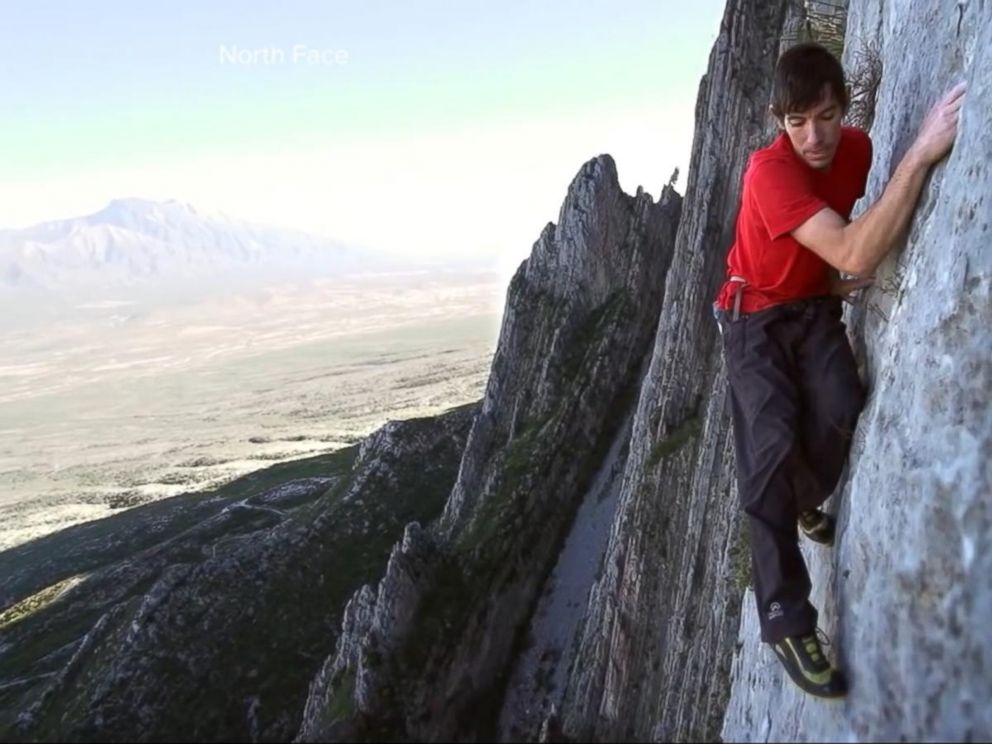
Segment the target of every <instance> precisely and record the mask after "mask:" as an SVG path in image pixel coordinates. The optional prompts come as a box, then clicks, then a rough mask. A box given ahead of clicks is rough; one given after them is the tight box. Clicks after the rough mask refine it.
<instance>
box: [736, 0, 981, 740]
mask: <svg viewBox="0 0 992 744" xmlns="http://www.w3.org/2000/svg"><path fill="white" fill-rule="evenodd" d="M847 42H848V43H847V46H846V47H845V59H844V62H845V65H850V64H854V58H855V55H856V52H857V51H858V50H859V48H860V47H861V46H863V45H864V44H866V43H868V42H874V43H877V44H879V46H880V49H881V61H882V67H883V74H882V78H881V85H880V88H879V90H878V97H877V103H876V107H875V117H874V122H873V125H872V127H871V136H872V140H873V142H874V153H875V154H874V162H873V164H872V171H871V175H870V178H869V185H868V191H867V194H866V197H865V199H863V200H862V202H861V203H860V205H859V207H858V208H857V209H856V210H855V213H854V214H853V215H852V216H853V217H854V218H856V217H857V216H858V214H859V213H860V212H862V211H863V210H864V209H865V206H866V205H867V204H871V203H873V202H874V201H875V200H876V199H877V198H878V197H879V196H880V195H881V193H882V191H883V189H884V187H885V185H886V183H887V181H888V178H889V176H890V174H891V172H892V171H893V169H894V168H895V167H896V165H897V164H898V162H899V160H900V158H901V157H902V156H903V154H904V153H905V151H906V149H907V148H908V147H909V145H910V144H911V142H912V140H913V138H914V136H915V134H916V131H917V129H918V127H919V125H920V123H921V122H922V120H923V117H924V115H925V114H926V112H927V111H928V110H929V108H930V106H931V105H932V104H933V103H934V102H935V101H936V100H937V99H938V98H939V97H940V96H941V95H943V93H944V92H946V90H948V89H949V88H950V87H951V86H952V85H953V84H954V83H955V82H957V81H958V80H962V79H963V80H966V81H967V82H968V95H967V100H966V103H965V106H964V108H963V110H962V113H961V118H960V124H959V131H958V136H957V140H956V142H955V144H954V148H953V150H952V151H951V153H950V154H949V155H948V157H947V158H946V159H944V160H943V161H941V162H940V163H939V164H937V166H936V167H935V168H934V169H933V170H932V174H931V176H930V177H929V178H928V180H927V182H926V184H925V186H924V191H923V195H922V197H921V199H920V201H919V204H918V206H917V208H916V212H915V215H914V218H913V221H912V225H911V228H910V230H909V233H908V235H907V236H906V238H907V239H906V240H905V242H904V243H902V244H900V245H899V246H898V247H897V248H896V249H895V250H894V251H893V253H892V254H890V255H889V256H888V257H887V258H886V260H885V262H884V263H883V264H882V265H881V266H879V268H878V270H877V271H876V276H877V281H876V284H875V287H874V288H872V290H871V291H870V292H868V293H867V296H866V297H865V300H864V302H863V303H859V304H858V306H857V307H855V308H849V309H848V313H847V315H846V317H845V320H846V322H847V323H848V325H849V329H850V331H851V336H852V339H853V341H854V343H855V346H856V348H857V350H858V353H859V356H860V357H861V359H862V361H863V367H864V374H865V379H866V381H867V383H868V388H869V400H868V403H867V405H866V407H865V409H864V411H863V412H862V415H861V419H860V420H859V424H858V430H857V432H856V437H855V443H854V446H853V449H852V453H851V457H850V460H849V463H848V465H849V467H848V470H849V473H848V477H847V478H846V479H845V480H843V481H842V484H841V486H839V487H838V489H837V492H835V494H834V496H833V497H832V500H831V502H828V509H829V510H831V511H834V512H836V513H837V515H838V519H839V522H838V536H837V541H836V544H835V546H834V547H833V549H832V550H827V549H823V548H820V547H819V546H817V547H816V548H813V547H810V546H808V545H807V546H805V549H806V555H807V557H808V563H809V565H810V573H811V577H812V580H813V586H814V595H813V601H814V603H815V604H816V605H817V606H818V607H819V608H821V627H823V628H824V630H826V631H827V632H828V634H829V635H830V636H831V637H832V638H833V639H834V641H833V644H832V646H831V647H828V652H831V651H832V652H833V653H834V655H835V657H839V660H840V662H841V664H842V665H843V666H844V667H845V668H846V670H847V671H848V675H849V678H850V681H851V688H852V689H851V694H850V695H849V696H848V697H847V698H846V699H845V701H844V702H842V703H825V702H824V701H820V700H817V699H814V698H809V697H806V696H804V695H803V694H802V693H801V692H799V691H798V690H797V689H796V688H794V687H793V686H792V685H791V683H790V682H788V680H786V679H785V678H784V677H783V675H782V674H781V673H780V671H779V669H778V662H777V661H776V660H775V659H774V658H773V657H772V656H771V654H770V652H769V651H768V649H767V648H766V647H764V646H762V644H760V643H759V642H758V627H757V618H756V616H755V612H754V606H753V603H754V600H753V597H752V596H751V595H750V593H749V594H748V596H747V597H745V598H744V600H743V611H742V616H743V622H742V623H741V629H740V636H739V640H738V643H739V644H740V645H741V646H742V649H741V652H740V654H739V656H738V658H737V659H736V660H735V662H734V672H733V694H732V696H731V700H730V705H729V708H728V711H727V716H726V721H725V725H724V727H723V738H724V740H728V741H731V740H732V741H769V740H774V741H830V740H833V741H845V740H846V741H865V740H871V741H886V740H887V741H906V740H909V741H914V740H915V741H923V740H929V741H933V740H958V741H980V740H988V739H989V738H992V709H990V707H989V705H988V701H989V700H992V625H990V624H989V617H990V616H992V582H990V579H989V577H990V576H992V466H990V464H989V463H990V462H992V422H990V418H989V413H988V405H989V400H990V397H992V353H990V351H992V296H990V292H992V252H990V251H989V242H990V240H992V230H990V223H992V169H990V166H989V163H990V162H992V135H990V132H989V128H988V118H989V113H990V112H992V72H990V71H992V4H989V3H988V2H980V1H979V0H970V1H965V2H959V3H931V2H925V1H924V0H909V1H906V2H900V3H888V2H881V0H852V3H851V7H850V11H849V17H848V22H847Z"/></svg>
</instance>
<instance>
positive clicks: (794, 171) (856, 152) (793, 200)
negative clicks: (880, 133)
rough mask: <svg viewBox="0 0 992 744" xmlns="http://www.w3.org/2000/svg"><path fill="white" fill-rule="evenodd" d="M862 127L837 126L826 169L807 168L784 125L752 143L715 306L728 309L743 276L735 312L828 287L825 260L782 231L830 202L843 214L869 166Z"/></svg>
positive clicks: (860, 190) (826, 291) (869, 150)
mask: <svg viewBox="0 0 992 744" xmlns="http://www.w3.org/2000/svg"><path fill="white" fill-rule="evenodd" d="M871 159H872V145H871V139H870V138H869V137H868V134H867V133H866V132H864V131H862V130H861V129H857V128H856V127H848V126H841V137H840V144H839V145H838V147H837V152H836V154H835V155H834V159H833V161H831V164H830V170H829V171H828V172H825V173H824V172H822V171H818V170H817V169H816V168H812V167H810V166H809V165H808V164H807V163H806V161H804V160H803V159H802V158H801V157H799V156H798V155H797V154H796V153H795V151H794V150H793V149H792V143H791V142H790V141H789V137H788V135H786V133H785V132H781V133H779V135H778V137H777V138H776V139H775V141H774V142H772V144H770V145H768V146H767V147H764V148H762V149H760V150H756V151H755V152H753V153H752V154H751V157H750V158H749V159H748V162H747V167H746V168H745V169H744V178H743V188H742V192H741V205H740V211H739V212H738V215H737V228H736V237H735V240H734V244H733V245H732V246H731V248H730V252H729V253H728V254H727V274H726V276H727V279H728V280H727V281H725V282H724V283H723V285H722V286H721V287H720V291H719V293H718V294H717V296H716V305H717V306H718V307H721V308H723V309H725V310H726V309H730V308H732V307H733V303H734V293H735V292H736V291H737V287H738V283H737V282H731V281H729V278H730V276H731V275H734V276H742V277H744V278H745V279H746V280H747V285H746V286H745V288H744V293H743V295H742V296H741V312H742V313H751V312H755V311H756V310H761V309H762V308H766V307H769V306H770V305H778V304H780V303H783V302H791V301H793V300H798V299H801V298H804V297H814V296H817V295H826V294H829V292H830V264H828V263H827V262H826V261H824V260H823V259H822V258H820V257H819V256H818V255H816V254H815V253H814V252H813V251H811V250H809V249H808V248H806V247H805V246H804V245H802V244H801V243H799V242H798V241H797V240H796V239H795V238H793V237H792V235H790V234H789V233H790V231H791V230H794V229H796V228H797V227H799V226H800V225H801V224H802V223H804V222H805V221H806V220H808V219H809V218H810V217H812V216H813V215H814V214H816V213H817V212H819V211H820V210H821V209H823V208H824V207H830V208H831V209H833V210H834V211H835V212H837V213H838V214H840V215H841V216H842V217H843V218H844V219H845V220H847V219H850V216H851V209H852V208H853V207H854V202H856V201H857V200H858V199H859V198H860V197H862V196H864V193H865V184H866V182H867V180H868V169H869V167H870V166H871Z"/></svg>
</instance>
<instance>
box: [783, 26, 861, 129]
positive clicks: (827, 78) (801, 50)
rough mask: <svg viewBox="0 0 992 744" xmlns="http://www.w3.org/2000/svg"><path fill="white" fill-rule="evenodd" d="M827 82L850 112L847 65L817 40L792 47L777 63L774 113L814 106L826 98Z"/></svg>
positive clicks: (841, 105)
mask: <svg viewBox="0 0 992 744" xmlns="http://www.w3.org/2000/svg"><path fill="white" fill-rule="evenodd" d="M824 85H829V86H830V89H831V90H832V91H833V94H834V97H835V98H836V99H837V103H839V104H840V107H841V109H842V110H843V112H844V113H847V106H848V96H847V86H846V85H845V82H844V68H843V67H841V64H840V62H839V61H837V58H836V57H835V56H834V55H833V54H831V53H830V52H829V51H828V50H827V49H826V48H825V47H823V46H821V45H820V44H817V43H816V42H814V41H807V42H803V43H802V44H796V45H795V46H793V47H789V48H788V49H786V50H785V51H784V52H782V56H781V57H779V58H778V64H776V65H775V82H774V84H773V86H772V100H771V108H772V114H773V115H774V116H775V118H777V119H783V118H785V115H786V114H787V113H790V112H796V111H806V110H807V109H810V108H812V107H813V106H815V105H816V104H818V103H819V102H820V100H821V99H822V95H821V94H822V92H823V86H824Z"/></svg>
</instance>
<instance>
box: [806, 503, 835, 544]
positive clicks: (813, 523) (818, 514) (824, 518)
mask: <svg viewBox="0 0 992 744" xmlns="http://www.w3.org/2000/svg"><path fill="white" fill-rule="evenodd" d="M835 524H836V522H835V520H834V518H833V517H831V516H830V515H829V514H827V513H826V512H822V511H820V510H819V509H810V510H809V511H804V512H799V529H800V530H802V532H803V534H804V535H806V537H808V538H809V539H810V540H812V541H813V542H818V543H821V544H823V545H833V544H834V525H835Z"/></svg>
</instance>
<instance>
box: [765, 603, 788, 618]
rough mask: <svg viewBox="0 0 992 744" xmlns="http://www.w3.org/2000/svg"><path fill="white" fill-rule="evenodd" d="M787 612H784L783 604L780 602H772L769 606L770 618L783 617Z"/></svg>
mask: <svg viewBox="0 0 992 744" xmlns="http://www.w3.org/2000/svg"><path fill="white" fill-rule="evenodd" d="M784 614H785V613H783V612H782V605H780V604H779V603H778V602H772V603H771V605H769V607H768V619H769V620H775V619H777V618H780V617H782V615H784Z"/></svg>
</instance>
